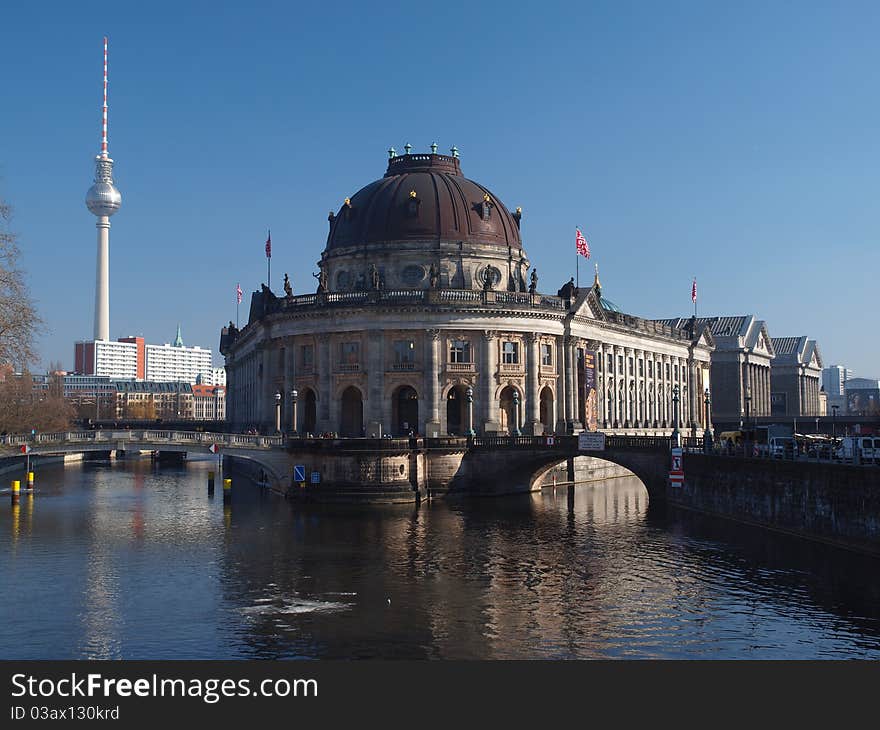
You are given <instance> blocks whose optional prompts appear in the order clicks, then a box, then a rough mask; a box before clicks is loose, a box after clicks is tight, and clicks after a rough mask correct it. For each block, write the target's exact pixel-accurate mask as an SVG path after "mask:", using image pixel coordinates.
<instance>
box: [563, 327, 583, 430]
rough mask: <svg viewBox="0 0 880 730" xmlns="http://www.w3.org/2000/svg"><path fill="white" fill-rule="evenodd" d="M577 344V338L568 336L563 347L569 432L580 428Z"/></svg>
mask: <svg viewBox="0 0 880 730" xmlns="http://www.w3.org/2000/svg"><path fill="white" fill-rule="evenodd" d="M577 343H578V340H577V338H575V337H571V336H569V338H568V341H567V343H566V346H565V354H566V358H567V369H566V379H565V382H566V385H567V393H566V401H567V403H568V413H569V420H568V424H569V430H571V431H578V430H580V428H581V423H580V421H579V420H578V415H579V414H578V401H577Z"/></svg>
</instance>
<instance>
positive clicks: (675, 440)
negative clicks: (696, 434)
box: [672, 385, 681, 449]
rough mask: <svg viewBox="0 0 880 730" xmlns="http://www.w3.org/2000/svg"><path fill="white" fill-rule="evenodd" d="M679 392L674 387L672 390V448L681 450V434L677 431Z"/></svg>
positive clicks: (676, 387)
mask: <svg viewBox="0 0 880 730" xmlns="http://www.w3.org/2000/svg"><path fill="white" fill-rule="evenodd" d="M680 392H681V390H680V389H679V387H678V386H677V385H676V386H675V387H674V388H673V389H672V448H674V449H678V448H681V434H680V433H679V431H678V395H679V393H680Z"/></svg>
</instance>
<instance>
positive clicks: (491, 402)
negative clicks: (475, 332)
mask: <svg viewBox="0 0 880 730" xmlns="http://www.w3.org/2000/svg"><path fill="white" fill-rule="evenodd" d="M497 348H498V343H497V333H496V332H493V331H492V330H485V331H484V332H483V359H482V362H481V363H480V385H481V386H482V387H481V388H480V393H481V400H482V401H483V402H482V412H483V419H482V420H483V433H484V434H490V433H498V431H500V430H501V420H500V418H499V417H498V409H499V404H498V402H497V401H496V400H495V383H496V375H497V373H498V352H497Z"/></svg>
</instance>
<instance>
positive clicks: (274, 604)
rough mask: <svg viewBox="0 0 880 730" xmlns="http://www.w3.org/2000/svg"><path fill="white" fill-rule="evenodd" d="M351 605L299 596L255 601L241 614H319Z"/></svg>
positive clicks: (244, 608)
mask: <svg viewBox="0 0 880 730" xmlns="http://www.w3.org/2000/svg"><path fill="white" fill-rule="evenodd" d="M350 605H351V604H348V603H343V602H341V601H317V600H313V599H310V598H300V597H299V596H291V597H281V596H271V597H269V598H257V599H254V605H253V606H243V607H242V608H240V609H239V610H240V612H241V613H243V614H244V615H245V616H271V615H273V614H296V613H318V612H325V611H341V610H343V609H346V608H349V607H350Z"/></svg>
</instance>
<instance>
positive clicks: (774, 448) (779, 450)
mask: <svg viewBox="0 0 880 730" xmlns="http://www.w3.org/2000/svg"><path fill="white" fill-rule="evenodd" d="M795 448H796V446H795V441H794V438H793V437H792V436H773V437H772V438H771V439H770V442H769V444H768V447H767V450H768V451H769V453H770V456H771V457H772V458H774V459H791V458H792V457H793V456H794V453H795Z"/></svg>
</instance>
